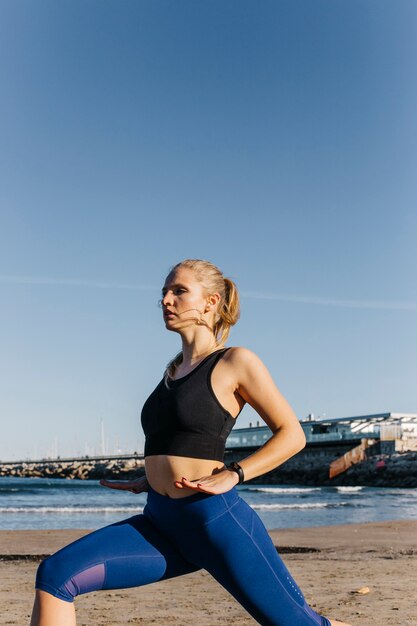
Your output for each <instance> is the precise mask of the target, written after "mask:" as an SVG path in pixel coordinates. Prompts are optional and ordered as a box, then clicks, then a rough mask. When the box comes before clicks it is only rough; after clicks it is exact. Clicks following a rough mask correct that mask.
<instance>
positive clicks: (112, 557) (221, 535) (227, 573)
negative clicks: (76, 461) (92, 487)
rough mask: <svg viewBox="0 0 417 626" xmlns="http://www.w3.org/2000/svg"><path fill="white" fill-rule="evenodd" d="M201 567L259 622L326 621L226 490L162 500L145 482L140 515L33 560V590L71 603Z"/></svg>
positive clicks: (295, 624)
mask: <svg viewBox="0 0 417 626" xmlns="http://www.w3.org/2000/svg"><path fill="white" fill-rule="evenodd" d="M201 568H204V569H205V570H207V571H208V572H209V573H210V574H211V575H212V576H213V577H214V578H215V579H216V580H217V581H218V582H219V583H220V584H221V585H223V587H225V589H227V591H229V593H231V594H232V596H234V597H235V598H236V600H237V601H238V602H239V603H240V604H241V605H242V606H243V607H244V608H245V609H246V610H247V611H248V613H250V615H252V617H253V618H254V619H255V621H257V622H258V623H259V624H263V625H264V626H330V622H329V620H328V619H326V618H325V617H322V616H320V615H319V614H318V613H316V612H315V611H313V609H312V608H311V607H309V605H308V604H307V602H306V600H305V599H304V596H303V594H302V592H301V591H300V589H299V587H298V586H297V584H296V582H295V581H294V579H293V578H292V576H291V574H290V573H289V571H288V570H287V568H286V566H285V565H284V563H283V561H282V560H281V558H280V556H279V555H278V553H277V551H276V548H275V547H274V544H273V543H272V540H271V538H270V536H269V535H268V533H267V531H266V528H265V526H264V525H263V523H262V521H261V519H260V518H259V517H258V515H257V514H256V513H255V511H254V510H253V509H252V508H251V507H250V506H249V505H248V504H247V503H246V502H245V501H244V500H242V498H241V497H240V496H239V494H238V491H237V490H236V489H235V488H233V489H231V490H230V491H228V492H227V493H223V494H220V495H211V494H205V493H201V492H200V493H195V494H193V495H191V496H188V497H185V498H169V497H168V496H162V495H160V494H159V493H157V492H156V491H154V490H153V489H152V488H149V491H148V497H147V503H146V506H145V509H144V511H143V514H141V515H134V516H133V517H130V518H129V519H126V520H123V521H121V522H116V523H115V524H111V525H110V526H105V527H104V528H100V529H98V530H96V531H94V532H92V533H90V534H88V535H85V536H84V537H81V539H77V540H76V541H74V542H73V543H71V544H69V545H67V546H66V547H64V548H62V549H61V550H59V551H58V552H56V553H55V554H53V555H52V556H50V557H48V558H47V559H45V560H44V561H42V563H41V564H40V565H39V569H38V572H37V576H36V588H37V589H43V590H44V591H47V592H49V593H51V594H52V595H53V596H56V597H57V598H60V599H61V600H65V601H67V602H72V601H73V600H74V597H75V596H76V595H78V594H82V593H88V592H90V591H96V590H99V589H121V588H126V587H139V586H140V585H146V584H148V583H153V582H156V581H158V580H166V579H167V578H172V577H174V576H181V575H183V574H188V573H190V572H195V571H197V570H199V569H201Z"/></svg>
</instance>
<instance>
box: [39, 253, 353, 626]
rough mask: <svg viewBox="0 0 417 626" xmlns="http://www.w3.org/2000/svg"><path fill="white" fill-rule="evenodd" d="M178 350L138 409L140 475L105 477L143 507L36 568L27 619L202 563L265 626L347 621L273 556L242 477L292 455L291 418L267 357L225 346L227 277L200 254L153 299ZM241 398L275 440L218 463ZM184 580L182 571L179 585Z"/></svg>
mask: <svg viewBox="0 0 417 626" xmlns="http://www.w3.org/2000/svg"><path fill="white" fill-rule="evenodd" d="M161 305H162V310H163V317H164V322H165V326H166V328H167V330H170V331H174V332H176V333H178V334H179V335H180V337H181V340H182V349H181V352H179V353H178V354H177V355H176V356H175V358H174V359H172V360H171V361H170V363H169V364H168V365H167V368H166V370H165V373H164V376H163V378H162V380H161V381H160V382H159V384H158V385H157V387H156V389H155V390H154V391H153V392H152V393H151V395H150V396H149V398H148V399H147V400H146V402H145V404H144V406H143V409H142V415H141V420H142V427H143V430H144V433H145V437H146V441H145V470H146V476H144V477H142V478H140V479H138V480H133V481H124V482H108V481H106V480H102V481H101V484H102V485H104V486H106V487H111V488H116V489H129V490H130V491H133V492H134V493H140V492H144V491H146V492H147V503H146V506H145V509H144V511H143V514H140V515H134V516H133V517H130V518H129V519H126V520H123V521H120V522H117V523H115V524H111V525H109V526H106V527H104V528H100V529H98V530H96V531H94V532H91V533H90V534H88V535H86V536H84V537H82V538H81V539H78V540H77V541H75V542H73V543H71V544H69V545H67V546H66V547H64V548H62V549H61V550H59V551H58V552H56V553H55V554H53V555H52V556H50V557H49V558H47V559H45V560H44V561H43V562H42V563H41V564H40V566H39V569H38V572H37V577H36V598H35V604H34V608H33V613H32V620H31V626H74V625H75V610H74V603H73V600H74V598H75V596H77V595H79V594H82V593H87V592H91V591H96V590H100V589H120V588H126V587H139V586H140V585H145V584H147V583H152V582H156V581H159V580H165V579H167V578H171V577H174V576H180V575H183V574H187V573H190V572H194V571H196V570H199V569H201V568H204V569H205V570H207V571H208V572H209V573H210V574H211V575H212V576H213V577H214V578H215V579H216V580H217V581H218V582H219V583H220V584H221V585H223V587H225V588H226V589H227V590H228V591H229V592H230V593H231V594H232V596H234V598H236V600H237V601H238V602H239V603H240V604H241V605H242V606H243V607H244V608H245V609H246V611H248V613H250V615H251V616H252V617H253V618H254V620H255V621H256V622H257V623H259V624H262V625H263V626H349V625H347V624H344V623H343V622H339V621H335V620H331V619H330V618H328V617H324V616H322V615H319V614H318V613H316V612H315V611H314V610H313V609H312V608H311V607H310V606H309V605H308V604H307V602H306V600H305V598H304V596H303V593H302V591H301V590H300V588H299V587H298V585H297V583H296V582H295V580H294V579H293V578H292V576H291V574H290V572H289V571H288V569H287V568H286V566H285V565H284V563H283V561H282V560H281V558H280V556H279V555H278V553H277V551H276V549H275V547H274V545H273V543H272V541H271V539H270V537H269V535H268V533H267V531H266V529H265V526H264V525H263V523H262V521H261V520H260V518H259V517H258V515H257V514H256V513H255V511H254V510H253V509H252V508H251V507H250V506H249V505H248V504H246V502H245V501H244V500H242V498H241V497H240V496H239V492H238V490H237V489H236V485H237V484H238V483H242V482H243V481H244V480H250V479H251V478H255V477H256V476H261V475H262V474H265V473H266V472H268V471H270V470H272V469H274V468H275V467H277V466H278V465H280V464H281V463H284V461H286V460H287V459H289V458H290V457H292V456H293V455H294V454H296V453H297V452H299V450H301V449H302V448H303V447H304V445H305V437H304V433H303V430H302V428H301V426H300V424H299V421H298V419H297V417H296V415H295V414H294V412H293V411H292V409H291V407H290V406H289V404H288V402H287V401H286V400H285V398H284V397H283V396H282V395H281V393H280V392H279V390H278V389H277V387H276V386H275V384H274V382H273V380H272V378H271V375H270V374H269V372H268V370H267V368H266V367H265V365H264V364H263V362H262V361H261V360H260V359H259V358H258V357H257V356H256V354H255V353H254V352H252V351H251V350H248V349H246V348H243V347H225V345H224V344H225V342H226V340H227V338H228V335H229V330H230V327H231V326H233V325H234V324H235V323H236V322H237V320H238V318H239V296H238V292H237V288H236V285H235V284H234V282H233V281H231V280H230V279H228V278H225V277H224V276H223V275H222V273H221V272H220V270H219V269H218V268H217V267H216V266H215V265H213V264H212V263H209V262H208V261H202V260H196V259H186V260H185V261H182V262H181V263H178V264H177V265H175V266H174V267H173V268H172V269H171V270H170V272H169V274H168V276H167V278H166V280H165V284H164V286H163V289H162V300H161ZM246 403H249V404H250V405H251V406H252V407H253V408H254V409H255V411H257V413H258V414H259V415H260V417H261V418H262V419H263V420H264V421H265V422H266V424H267V425H268V426H269V427H270V429H271V431H272V433H273V434H272V436H271V438H270V439H269V440H268V441H267V442H266V443H265V444H264V445H263V446H261V447H260V448H259V449H258V450H256V452H254V453H253V454H251V455H250V456H248V457H246V458H245V459H243V460H242V461H241V462H240V464H236V463H234V464H232V465H230V466H227V467H226V466H225V465H224V463H223V455H224V446H225V441H226V438H227V436H228V434H229V433H230V431H231V429H232V427H233V424H234V423H235V420H236V418H237V417H238V415H239V413H240V412H241V410H242V408H243V406H244V405H245V404H246ZM186 584H187V578H184V585H186Z"/></svg>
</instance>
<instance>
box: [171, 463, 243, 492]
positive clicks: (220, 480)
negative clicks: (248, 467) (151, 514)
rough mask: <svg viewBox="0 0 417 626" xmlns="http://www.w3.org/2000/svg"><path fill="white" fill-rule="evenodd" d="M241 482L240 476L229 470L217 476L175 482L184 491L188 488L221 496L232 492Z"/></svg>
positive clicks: (218, 473) (221, 471) (224, 470)
mask: <svg viewBox="0 0 417 626" xmlns="http://www.w3.org/2000/svg"><path fill="white" fill-rule="evenodd" d="M238 482H239V476H238V475H237V473H236V472H233V471H231V470H228V469H223V470H220V472H217V473H216V474H212V475H210V476H203V477H202V478H198V479H197V480H188V479H187V478H184V477H182V479H181V480H176V481H175V482H174V485H175V487H177V489H183V488H184V487H188V488H189V489H194V491H202V492H203V493H212V494H219V493H225V492H226V491H230V489H232V488H233V487H235V485H237V484H238Z"/></svg>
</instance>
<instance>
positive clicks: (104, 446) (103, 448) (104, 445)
mask: <svg viewBox="0 0 417 626" xmlns="http://www.w3.org/2000/svg"><path fill="white" fill-rule="evenodd" d="M101 455H102V456H105V455H106V443H105V439H104V420H103V418H101Z"/></svg>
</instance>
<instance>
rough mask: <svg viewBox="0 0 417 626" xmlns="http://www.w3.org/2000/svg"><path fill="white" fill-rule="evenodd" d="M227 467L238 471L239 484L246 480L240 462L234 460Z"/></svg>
mask: <svg viewBox="0 0 417 626" xmlns="http://www.w3.org/2000/svg"><path fill="white" fill-rule="evenodd" d="M226 467H227V469H228V470H231V471H232V472H236V474H237V475H238V476H239V482H238V485H241V484H242V483H243V481H244V480H245V474H244V473H243V469H242V468H241V467H240V465H239V463H236V461H233V463H230V464H229V465H226Z"/></svg>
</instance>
